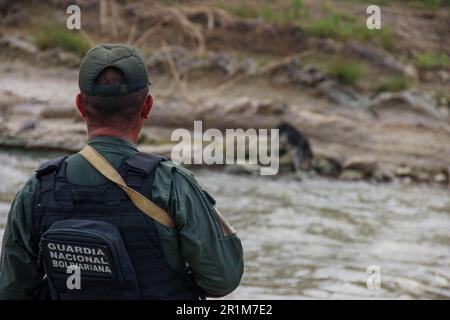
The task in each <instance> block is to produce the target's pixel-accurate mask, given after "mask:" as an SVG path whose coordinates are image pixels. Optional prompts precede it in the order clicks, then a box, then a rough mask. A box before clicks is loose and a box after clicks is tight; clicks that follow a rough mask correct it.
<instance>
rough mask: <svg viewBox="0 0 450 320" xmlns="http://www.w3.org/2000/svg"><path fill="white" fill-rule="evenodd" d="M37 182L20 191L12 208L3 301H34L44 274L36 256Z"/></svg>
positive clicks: (2, 268)
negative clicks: (33, 222) (34, 224)
mask: <svg viewBox="0 0 450 320" xmlns="http://www.w3.org/2000/svg"><path fill="white" fill-rule="evenodd" d="M35 185H36V179H35V178H34V177H33V178H31V179H30V180H28V182H27V183H26V184H25V186H24V187H23V188H22V190H21V191H19V192H18V193H17V195H16V197H15V199H14V201H13V203H12V205H11V210H10V211H9V215H8V222H7V224H6V229H5V234H4V235H3V242H2V252H1V259H0V299H32V298H33V294H34V293H35V292H36V290H37V288H38V287H39V285H40V284H41V283H42V278H43V274H41V273H40V272H39V271H38V268H37V264H36V261H37V256H36V254H37V253H35V252H33V250H34V249H33V241H32V221H31V219H32V212H31V211H32V203H33V193H34V188H35Z"/></svg>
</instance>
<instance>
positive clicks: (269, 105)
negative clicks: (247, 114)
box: [255, 100, 289, 116]
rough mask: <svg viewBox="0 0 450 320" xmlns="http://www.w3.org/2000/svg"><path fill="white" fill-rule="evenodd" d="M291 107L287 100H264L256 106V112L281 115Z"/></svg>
mask: <svg viewBox="0 0 450 320" xmlns="http://www.w3.org/2000/svg"><path fill="white" fill-rule="evenodd" d="M288 109H289V106H288V104H287V103H286V101H280V100H263V101H261V102H259V103H258V104H257V105H256V106H255V114H259V115H266V116H269V115H273V116H280V115H283V114H285V113H286V112H287V111H288Z"/></svg>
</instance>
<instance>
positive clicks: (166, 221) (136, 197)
mask: <svg viewBox="0 0 450 320" xmlns="http://www.w3.org/2000/svg"><path fill="white" fill-rule="evenodd" d="M79 154H80V155H81V156H82V157H83V158H85V159H86V160H87V161H88V162H89V163H90V164H91V165H92V166H93V167H94V168H95V169H97V170H98V172H100V173H101V174H102V175H104V176H105V178H107V179H108V180H110V181H112V182H114V183H115V184H117V185H118V186H119V187H120V188H122V190H123V191H125V193H126V194H127V195H128V196H129V197H130V200H131V201H132V202H133V203H134V205H135V206H136V207H138V208H139V209H140V210H141V211H142V212H144V213H145V214H146V215H148V216H149V217H150V218H152V219H154V220H156V221H158V222H159V223H161V224H163V225H165V226H166V227H168V228H173V227H175V223H174V221H173V219H172V217H171V216H170V215H169V214H168V213H167V212H166V211H164V210H163V209H161V208H160V207H158V206H157V205H156V204H154V203H153V202H152V201H151V200H150V199H148V198H147V197H145V196H143V195H142V194H140V193H139V192H137V191H136V190H134V189H132V188H130V187H129V186H127V185H126V183H125V181H124V180H123V178H122V177H121V176H120V174H119V173H118V172H117V170H116V169H114V167H113V166H112V165H111V164H110V163H109V162H108V161H107V160H106V159H105V158H103V157H102V155H101V154H99V153H98V152H97V150H95V149H94V148H92V147H91V146H89V145H88V146H86V147H84V148H83V150H81V151H80V152H79Z"/></svg>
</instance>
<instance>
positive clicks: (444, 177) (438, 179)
mask: <svg viewBox="0 0 450 320" xmlns="http://www.w3.org/2000/svg"><path fill="white" fill-rule="evenodd" d="M433 180H434V182H436V183H446V182H447V175H446V174H445V173H442V172H441V173H438V174H436V175H435V176H434V177H433Z"/></svg>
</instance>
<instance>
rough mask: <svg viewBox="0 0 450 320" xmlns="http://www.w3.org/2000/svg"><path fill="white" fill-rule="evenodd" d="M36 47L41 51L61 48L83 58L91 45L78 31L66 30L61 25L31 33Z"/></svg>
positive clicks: (40, 28) (38, 29)
mask: <svg viewBox="0 0 450 320" xmlns="http://www.w3.org/2000/svg"><path fill="white" fill-rule="evenodd" d="M32 38H33V41H34V42H35V44H36V46H37V47H38V48H40V49H42V50H45V49H51V48H61V49H64V50H67V51H70V52H73V53H75V54H77V55H79V56H83V55H84V54H85V53H86V52H87V51H88V50H89V49H90V48H91V46H92V45H91V43H90V42H89V41H88V40H87V39H86V38H84V37H83V36H82V35H81V34H80V33H79V31H75V30H68V29H67V28H65V27H61V25H51V24H48V25H45V26H42V27H39V28H36V29H35V30H34V31H33V32H32Z"/></svg>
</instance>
